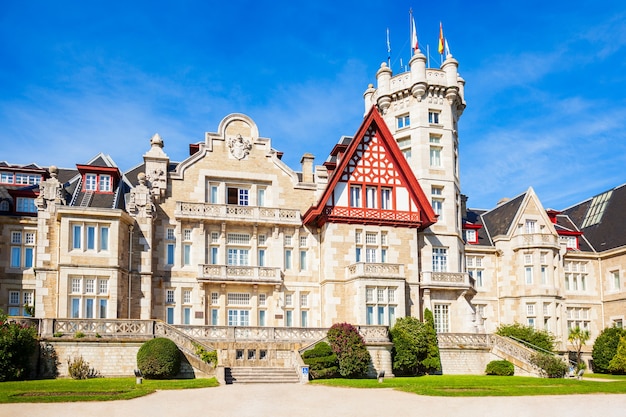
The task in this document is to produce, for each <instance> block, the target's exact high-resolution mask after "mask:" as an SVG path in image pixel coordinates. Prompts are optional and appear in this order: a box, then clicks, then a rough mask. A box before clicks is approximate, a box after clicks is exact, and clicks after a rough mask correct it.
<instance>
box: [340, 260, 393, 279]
mask: <svg viewBox="0 0 626 417" xmlns="http://www.w3.org/2000/svg"><path fill="white" fill-rule="evenodd" d="M346 275H347V276H346V278H348V279H354V278H394V279H404V278H405V277H404V265H403V264H387V263H365V262H359V263H355V264H352V265H349V266H348V267H346Z"/></svg>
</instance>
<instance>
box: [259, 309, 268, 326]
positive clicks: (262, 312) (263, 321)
mask: <svg viewBox="0 0 626 417" xmlns="http://www.w3.org/2000/svg"><path fill="white" fill-rule="evenodd" d="M266 316H267V311H265V310H259V326H267V320H266V318H265V317H266Z"/></svg>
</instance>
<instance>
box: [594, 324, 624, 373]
mask: <svg viewBox="0 0 626 417" xmlns="http://www.w3.org/2000/svg"><path fill="white" fill-rule="evenodd" d="M625 335H626V331H625V330H623V329H620V328H618V327H607V328H606V329H604V330H602V332H601V333H600V334H599V335H598V337H596V340H595V341H594V343H593V350H592V351H591V357H592V358H593V372H597V373H601V374H606V373H609V362H611V359H613V357H614V356H615V354H616V353H617V345H618V344H619V341H620V337H621V336H625Z"/></svg>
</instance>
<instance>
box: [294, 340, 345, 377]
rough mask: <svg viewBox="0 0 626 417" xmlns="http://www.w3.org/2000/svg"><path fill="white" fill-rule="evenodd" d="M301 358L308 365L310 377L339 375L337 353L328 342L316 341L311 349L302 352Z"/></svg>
mask: <svg viewBox="0 0 626 417" xmlns="http://www.w3.org/2000/svg"><path fill="white" fill-rule="evenodd" d="M302 360H303V361H304V363H305V364H307V365H308V366H309V377H310V378H311V379H323V378H335V377H337V376H338V375H339V361H338V360H337V355H336V354H335V353H333V350H332V349H331V347H330V345H329V344H328V343H325V342H319V343H317V344H316V345H315V347H314V348H313V349H310V350H307V351H306V352H304V353H303V354H302Z"/></svg>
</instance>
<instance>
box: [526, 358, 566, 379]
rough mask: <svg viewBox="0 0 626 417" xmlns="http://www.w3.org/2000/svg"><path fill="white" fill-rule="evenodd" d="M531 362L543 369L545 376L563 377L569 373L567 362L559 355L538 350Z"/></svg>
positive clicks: (542, 372)
mask: <svg viewBox="0 0 626 417" xmlns="http://www.w3.org/2000/svg"><path fill="white" fill-rule="evenodd" d="M530 363H532V364H533V365H535V366H536V367H538V368H539V369H541V374H542V376H543V377H548V378H563V377H564V376H565V374H566V373H567V371H568V370H569V369H568V366H567V364H566V363H565V362H564V361H563V360H562V359H561V358H559V357H558V356H554V355H550V354H548V353H541V352H537V353H535V354H534V355H533V356H532V357H531V358H530Z"/></svg>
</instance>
